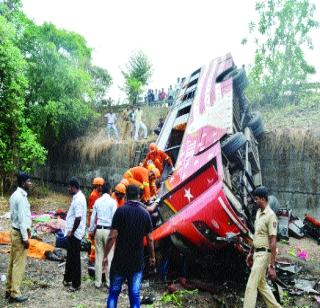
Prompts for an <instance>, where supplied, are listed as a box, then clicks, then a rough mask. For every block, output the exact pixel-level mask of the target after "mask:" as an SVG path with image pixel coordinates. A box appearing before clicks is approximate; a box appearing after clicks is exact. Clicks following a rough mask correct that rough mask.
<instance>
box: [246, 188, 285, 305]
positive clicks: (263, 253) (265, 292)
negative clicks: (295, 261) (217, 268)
mask: <svg viewBox="0 0 320 308" xmlns="http://www.w3.org/2000/svg"><path fill="white" fill-rule="evenodd" d="M253 195H254V198H255V202H256V204H257V205H258V207H259V209H258V211H257V214H256V220H255V224H254V228H255V233H254V236H253V248H252V249H251V251H250V253H249V254H248V256H247V265H248V266H249V267H251V266H252V268H251V273H250V276H249V280H248V283H247V287H246V292H245V296H244V302H243V307H244V308H254V307H256V301H257V290H259V292H260V294H261V295H262V297H263V299H264V301H265V302H266V304H267V307H273V308H278V307H281V305H280V304H279V303H278V302H277V301H276V299H275V297H274V295H273V293H272V292H271V289H270V287H269V286H268V284H267V282H266V272H267V273H268V277H269V278H270V279H271V280H275V279H276V278H277V274H276V270H275V262H276V249H277V224H278V222H277V216H276V215H275V213H274V212H273V211H272V210H271V208H270V207H269V205H268V191H267V189H266V188H265V187H264V186H261V187H258V188H256V190H255V191H254V192H253Z"/></svg>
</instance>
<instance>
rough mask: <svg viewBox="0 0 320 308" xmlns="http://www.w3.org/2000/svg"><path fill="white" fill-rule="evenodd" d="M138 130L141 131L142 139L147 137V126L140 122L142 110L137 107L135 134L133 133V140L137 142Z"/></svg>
mask: <svg viewBox="0 0 320 308" xmlns="http://www.w3.org/2000/svg"><path fill="white" fill-rule="evenodd" d="M140 128H141V129H142V130H143V138H145V139H146V138H147V137H148V130H147V126H146V125H145V124H144V123H143V122H142V110H141V109H140V107H138V108H137V109H136V111H135V132H134V140H135V141H137V140H138V139H139V131H140Z"/></svg>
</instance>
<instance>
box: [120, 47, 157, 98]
mask: <svg viewBox="0 0 320 308" xmlns="http://www.w3.org/2000/svg"><path fill="white" fill-rule="evenodd" d="M122 74H123V77H124V79H125V85H124V91H125V93H126V94H127V96H128V99H129V102H130V103H133V104H137V102H138V96H139V95H140V94H141V93H142V92H143V87H144V86H146V85H147V84H148V82H149V79H150V77H151V75H152V66H151V64H150V62H149V59H148V58H147V56H146V55H145V54H144V53H143V52H142V51H138V52H135V53H133V54H132V55H131V57H130V59H129V62H128V64H127V65H126V71H122Z"/></svg>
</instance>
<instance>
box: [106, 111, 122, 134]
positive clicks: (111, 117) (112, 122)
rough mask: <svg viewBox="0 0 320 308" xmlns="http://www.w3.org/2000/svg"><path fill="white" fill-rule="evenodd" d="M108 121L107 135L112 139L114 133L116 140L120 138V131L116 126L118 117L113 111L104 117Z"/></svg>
mask: <svg viewBox="0 0 320 308" xmlns="http://www.w3.org/2000/svg"><path fill="white" fill-rule="evenodd" d="M104 117H105V118H106V119H107V135H108V137H109V138H111V136H112V133H113V134H114V136H115V138H118V137H119V133H118V129H117V126H116V122H117V116H116V115H115V113H113V112H112V111H110V112H108V113H106V114H105V116H104Z"/></svg>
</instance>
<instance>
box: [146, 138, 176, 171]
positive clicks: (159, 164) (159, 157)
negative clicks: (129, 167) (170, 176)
mask: <svg viewBox="0 0 320 308" xmlns="http://www.w3.org/2000/svg"><path fill="white" fill-rule="evenodd" d="M149 150H150V151H149V153H148V154H147V156H146V158H145V160H144V161H143V167H145V168H147V167H148V165H149V164H150V162H152V163H153V164H154V165H155V166H156V168H157V169H158V170H159V171H160V174H162V172H163V167H164V163H167V164H168V165H169V166H170V167H171V168H173V164H172V160H171V158H170V156H169V155H168V154H166V153H165V152H163V151H161V150H159V149H158V148H157V146H156V144H155V143H154V142H152V143H150V146H149Z"/></svg>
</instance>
